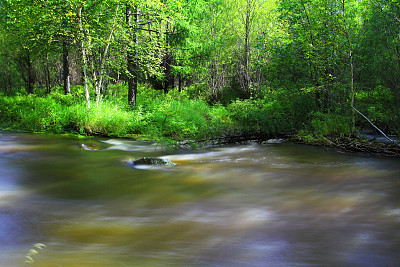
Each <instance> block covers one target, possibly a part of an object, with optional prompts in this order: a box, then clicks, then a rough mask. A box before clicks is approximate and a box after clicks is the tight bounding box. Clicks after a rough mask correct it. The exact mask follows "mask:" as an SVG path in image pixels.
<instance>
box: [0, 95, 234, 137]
mask: <svg viewBox="0 0 400 267" xmlns="http://www.w3.org/2000/svg"><path fill="white" fill-rule="evenodd" d="M145 93H146V92H142V93H141V94H140V95H139V96H138V103H139V104H138V105H137V106H136V107H134V108H132V107H130V106H128V105H126V104H125V102H124V101H123V100H120V99H108V100H107V99H105V100H103V101H100V103H99V106H96V105H95V104H94V103H92V107H91V108H90V109H88V108H87V107H86V103H85V102H84V101H83V100H82V99H80V98H79V97H77V96H73V95H67V96H64V95H60V94H50V95H47V96H42V97H40V96H35V95H28V96H1V97H0V125H1V126H2V128H4V129H12V130H24V131H29V132H36V133H44V132H45V133H55V134H60V133H71V134H80V135H105V136H117V137H133V138H144V139H152V140H157V141H159V140H161V139H173V140H183V139H202V138H212V137H213V136H218V135H221V134H222V133H223V132H224V131H226V128H227V127H228V124H229V119H227V118H228V116H227V113H226V109H225V108H224V107H221V106H216V107H211V106H209V105H208V104H207V103H206V102H205V101H202V100H190V99H188V98H182V96H181V97H180V98H177V97H175V96H174V95H173V93H172V94H170V95H167V96H162V95H158V96H157V95H153V96H152V97H148V96H149V95H147V97H146V95H145ZM140 100H142V101H140Z"/></svg>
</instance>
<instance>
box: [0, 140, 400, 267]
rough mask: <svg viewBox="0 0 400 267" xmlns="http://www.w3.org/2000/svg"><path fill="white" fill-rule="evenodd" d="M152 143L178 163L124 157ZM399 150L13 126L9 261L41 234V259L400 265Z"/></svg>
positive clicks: (8, 171)
mask: <svg viewBox="0 0 400 267" xmlns="http://www.w3.org/2000/svg"><path fill="white" fill-rule="evenodd" d="M82 142H83V143H84V144H85V145H86V146H87V148H88V149H83V148H84V147H83V146H81V145H80V143H82ZM144 156H160V157H163V158H167V159H170V160H171V161H174V162H176V163H177V166H175V167H173V168H156V169H146V170H143V169H135V168H131V167H129V165H127V164H124V160H125V159H126V158H127V157H133V158H140V157H144ZM399 163H400V160H398V159H388V158H373V157H368V156H361V155H348V154H341V153H338V152H334V151H328V150H325V149H323V148H317V147H309V146H302V145H295V144H290V143H284V144H269V145H256V144H249V145H246V146H237V147H223V148H213V149H208V150H203V151H191V152H187V151H177V152H174V153H171V152H167V151H165V150H163V149H162V148H160V147H159V146H156V145H154V144H150V143H145V142H136V141H129V140H114V139H89V140H85V141H82V140H75V139H69V138H63V137H54V136H40V135H28V134H15V133H7V132H0V266H23V264H24V261H25V255H26V254H27V253H28V251H29V250H30V249H31V248H32V246H33V244H35V243H44V244H45V245H46V246H47V247H46V248H44V249H43V250H41V251H39V253H38V254H37V255H34V256H33V258H34V260H35V264H37V266H299V265H300V266H399V264H400V255H399V253H398V252H399V251H400V201H399V200H400V194H399V189H400V180H399V178H400V164H399Z"/></svg>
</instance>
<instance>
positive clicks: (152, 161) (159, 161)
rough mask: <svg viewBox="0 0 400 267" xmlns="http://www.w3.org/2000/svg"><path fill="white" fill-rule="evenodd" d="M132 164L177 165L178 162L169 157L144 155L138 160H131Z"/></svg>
mask: <svg viewBox="0 0 400 267" xmlns="http://www.w3.org/2000/svg"><path fill="white" fill-rule="evenodd" d="M128 162H129V164H130V165H132V166H137V165H148V166H175V165H176V164H175V163H173V162H172V161H170V160H168V159H162V158H152V157H144V158H140V159H137V160H133V159H131V160H129V161H128Z"/></svg>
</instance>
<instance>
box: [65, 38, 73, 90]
mask: <svg viewBox="0 0 400 267" xmlns="http://www.w3.org/2000/svg"><path fill="white" fill-rule="evenodd" d="M63 82H64V93H65V94H66V95H67V94H69V93H70V92H71V84H70V77H69V55H68V41H67V40H66V39H65V40H64V41H63Z"/></svg>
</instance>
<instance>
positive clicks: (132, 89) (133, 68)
mask: <svg viewBox="0 0 400 267" xmlns="http://www.w3.org/2000/svg"><path fill="white" fill-rule="evenodd" d="M135 10H136V13H135V24H136V25H137V24H138V23H139V8H137V7H136V8H135ZM126 23H127V25H128V30H129V34H130V38H131V40H134V42H135V45H134V47H132V45H129V46H128V49H127V69H128V103H129V105H131V106H133V107H134V106H136V94H137V83H138V78H137V76H138V64H137V60H138V59H137V45H138V43H139V39H138V35H137V32H136V31H137V30H136V29H134V30H133V32H132V10H131V6H130V5H126Z"/></svg>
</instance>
